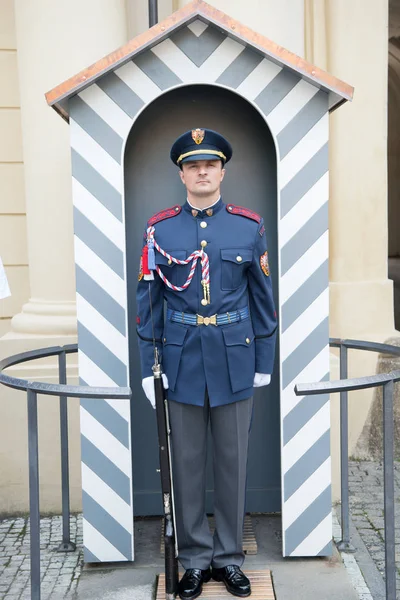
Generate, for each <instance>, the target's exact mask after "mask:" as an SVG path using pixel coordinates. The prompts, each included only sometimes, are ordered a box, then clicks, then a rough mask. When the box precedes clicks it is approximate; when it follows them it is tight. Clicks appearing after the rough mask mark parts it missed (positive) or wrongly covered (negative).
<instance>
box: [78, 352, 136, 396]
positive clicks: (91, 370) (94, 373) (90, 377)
mask: <svg viewBox="0 0 400 600" xmlns="http://www.w3.org/2000/svg"><path fill="white" fill-rule="evenodd" d="M78 364H79V375H80V377H82V379H83V380H84V381H85V382H86V383H87V385H89V386H92V387H118V385H117V384H116V383H115V381H114V380H113V379H111V377H109V376H108V375H107V374H106V373H104V371H102V369H100V367H98V366H97V365H96V364H95V363H94V362H93V361H92V360H91V359H90V358H89V357H88V356H87V355H86V354H85V353H84V352H82V350H81V349H80V348H79V349H78ZM119 402H129V401H128V400H125V401H124V400H119Z"/></svg>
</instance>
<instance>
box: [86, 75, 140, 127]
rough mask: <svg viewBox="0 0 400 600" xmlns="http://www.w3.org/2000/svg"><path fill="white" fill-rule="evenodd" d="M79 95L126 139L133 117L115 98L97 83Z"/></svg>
mask: <svg viewBox="0 0 400 600" xmlns="http://www.w3.org/2000/svg"><path fill="white" fill-rule="evenodd" d="M79 96H80V97H81V98H82V100H83V101H84V102H86V104H87V105H88V106H90V108H91V109H92V110H94V111H95V112H96V113H97V114H98V115H99V117H100V118H101V119H103V121H105V122H106V123H107V124H108V125H109V126H110V127H111V129H113V130H114V131H115V132H116V133H118V135H119V136H120V137H121V138H122V139H125V137H126V135H127V133H128V131H129V130H130V128H131V126H132V119H131V118H130V117H129V116H128V115H127V114H126V112H125V111H123V110H122V109H121V108H120V107H119V106H118V104H116V103H115V102H114V100H111V98H110V96H108V95H107V94H106V93H105V92H104V91H103V90H102V89H101V88H99V86H98V85H96V84H95V83H93V84H92V85H90V86H89V87H88V88H86V90H83V91H82V92H80V93H79Z"/></svg>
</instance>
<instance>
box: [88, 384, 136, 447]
mask: <svg viewBox="0 0 400 600" xmlns="http://www.w3.org/2000/svg"><path fill="white" fill-rule="evenodd" d="M80 385H87V384H85V382H83V383H81V384H80ZM81 406H82V407H83V408H84V409H85V410H87V411H88V413H90V414H91V415H92V417H94V418H95V419H96V421H98V422H99V423H100V424H101V425H103V427H105V428H106V429H107V431H109V432H110V433H111V434H112V435H113V436H114V437H115V438H117V440H118V441H119V442H121V444H122V445H123V446H125V448H127V449H128V450H129V431H128V423H127V422H126V421H125V419H123V418H122V417H121V415H120V414H119V413H117V411H116V410H115V409H114V408H113V407H112V406H110V405H109V404H108V402H105V401H102V400H97V399H94V398H86V399H83V398H82V400H81Z"/></svg>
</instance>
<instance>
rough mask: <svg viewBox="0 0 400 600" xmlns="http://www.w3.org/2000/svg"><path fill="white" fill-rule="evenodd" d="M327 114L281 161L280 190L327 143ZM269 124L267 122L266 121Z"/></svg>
mask: <svg viewBox="0 0 400 600" xmlns="http://www.w3.org/2000/svg"><path fill="white" fill-rule="evenodd" d="M328 114H329V113H327V114H326V115H324V116H323V117H322V119H320V120H319V121H318V122H317V123H316V124H315V125H314V127H312V128H311V129H310V131H308V132H307V133H306V135H305V136H304V137H303V138H302V139H301V140H300V141H299V143H298V144H296V145H295V146H294V148H292V149H291V151H290V152H289V153H288V154H287V155H286V156H285V158H283V159H282V160H281V163H280V169H281V170H280V174H279V177H280V179H279V181H280V186H281V189H283V188H284V187H285V185H286V184H287V183H289V181H290V180H291V179H293V177H294V176H295V175H296V174H297V173H299V171H300V170H301V169H302V168H303V167H304V166H305V165H306V164H307V163H308V161H309V160H311V159H312V157H313V156H314V155H315V154H316V153H317V152H318V150H320V149H321V148H322V146H324V144H326V142H327V141H328V126H329V121H328ZM268 124H269V121H268Z"/></svg>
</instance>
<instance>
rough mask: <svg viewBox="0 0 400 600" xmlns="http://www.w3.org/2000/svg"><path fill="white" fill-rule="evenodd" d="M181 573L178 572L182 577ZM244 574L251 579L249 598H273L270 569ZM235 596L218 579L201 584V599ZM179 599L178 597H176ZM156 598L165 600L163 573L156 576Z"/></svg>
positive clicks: (267, 599)
mask: <svg viewBox="0 0 400 600" xmlns="http://www.w3.org/2000/svg"><path fill="white" fill-rule="evenodd" d="M182 575H183V573H180V575H179V576H180V577H182ZM245 575H246V576H247V577H248V578H249V579H250V581H251V596H249V598H250V600H275V594H274V588H273V585H272V578H271V571H269V570H265V571H245ZM234 597H235V596H232V594H230V593H229V592H228V591H227V589H226V587H225V585H224V584H223V583H220V582H218V581H213V580H211V581H210V582H209V583H205V584H204V585H203V593H202V594H201V596H200V599H201V600H232V598H234ZM178 599H179V597H178ZM156 600H165V574H164V573H162V574H161V575H160V576H159V577H158V585H157V596H156Z"/></svg>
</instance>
